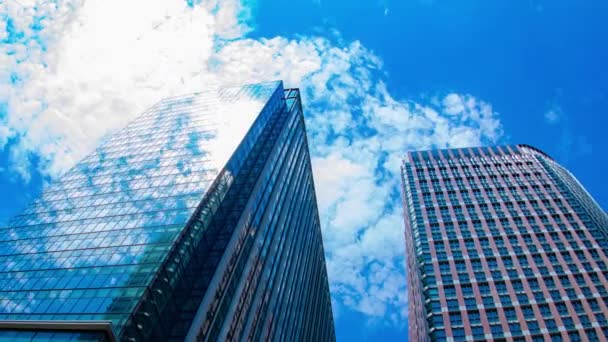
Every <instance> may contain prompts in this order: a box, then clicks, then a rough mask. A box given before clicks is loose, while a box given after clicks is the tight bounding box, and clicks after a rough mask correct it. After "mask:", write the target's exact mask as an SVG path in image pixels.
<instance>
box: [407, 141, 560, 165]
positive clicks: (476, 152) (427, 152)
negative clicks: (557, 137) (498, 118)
mask: <svg viewBox="0 0 608 342" xmlns="http://www.w3.org/2000/svg"><path fill="white" fill-rule="evenodd" d="M509 148H510V150H509V152H510V153H520V154H521V153H522V152H528V150H529V152H533V153H538V154H540V155H542V156H544V157H546V158H549V159H550V160H552V161H555V160H554V159H553V157H551V156H550V155H549V154H547V153H546V152H544V151H543V150H541V149H539V148H537V147H534V146H532V145H528V144H499V145H487V146H467V147H458V148H436V149H423V150H412V151H408V152H406V154H405V155H404V157H403V158H402V160H403V162H404V163H408V162H411V161H413V158H416V159H418V158H422V159H429V158H432V157H434V156H437V157H438V156H440V155H443V156H444V158H446V159H447V158H450V157H451V156H449V155H448V153H450V152H451V153H460V155H459V156H460V157H465V158H471V157H478V156H481V155H482V154H490V153H493V154H495V155H499V154H501V153H502V152H501V151H499V150H498V149H509ZM521 149H523V150H521Z"/></svg>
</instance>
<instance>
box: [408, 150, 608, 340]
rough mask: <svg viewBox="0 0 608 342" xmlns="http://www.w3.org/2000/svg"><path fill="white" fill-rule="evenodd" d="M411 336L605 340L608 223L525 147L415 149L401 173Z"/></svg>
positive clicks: (574, 184) (559, 170) (573, 184)
mask: <svg viewBox="0 0 608 342" xmlns="http://www.w3.org/2000/svg"><path fill="white" fill-rule="evenodd" d="M402 181H403V193H404V196H403V199H404V208H405V225H406V229H405V238H406V251H407V263H408V286H409V293H408V295H409V309H410V310H409V322H408V324H409V334H410V339H411V340H415V341H435V340H436V341H441V340H452V341H464V340H467V341H486V340H505V341H600V340H605V338H606V337H607V336H608V289H607V288H606V286H607V284H608V281H607V280H608V257H607V255H608V235H607V234H608V216H607V215H606V213H605V212H604V211H603V210H602V209H601V208H600V207H599V205H598V204H597V203H596V202H595V201H594V200H593V198H592V197H591V196H590V195H589V194H588V193H587V191H585V189H584V188H583V186H582V185H581V184H580V183H579V182H578V181H577V180H576V179H575V178H574V176H572V175H571V174H570V172H568V171H567V170H566V169H564V168H563V167H562V166H560V165H559V164H557V163H556V162H555V161H554V160H553V159H551V158H550V157H549V156H547V155H546V154H545V153H543V152H542V151H539V150H538V149H535V148H533V147H531V146H528V145H513V146H496V147H484V148H464V149H450V150H436V151H420V152H411V153H409V154H408V155H407V157H406V159H405V160H404V163H403V166H402Z"/></svg>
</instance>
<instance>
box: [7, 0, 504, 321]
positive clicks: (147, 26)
mask: <svg viewBox="0 0 608 342" xmlns="http://www.w3.org/2000/svg"><path fill="white" fill-rule="evenodd" d="M53 3H54V5H50V4H48V3H47V2H44V1H39V2H38V3H37V6H36V7H35V9H34V7H31V8H27V9H23V8H16V7H15V6H14V5H11V3H8V4H7V3H3V4H0V12H2V13H5V14H6V16H4V17H2V18H5V19H2V20H4V21H5V22H8V21H7V20H6V18H19V19H14V21H15V22H17V21H18V23H17V24H14V23H13V24H11V25H13V26H14V27H15V28H14V29H12V32H13V33H7V34H5V35H7V36H11V37H12V38H11V39H10V40H6V43H5V44H2V45H1V47H0V49H1V50H0V59H1V60H0V65H1V66H0V84H1V87H2V88H0V103H3V102H4V103H6V105H7V108H8V114H7V115H6V116H5V117H3V118H0V123H1V124H0V126H2V129H0V143H2V142H6V141H7V139H9V138H11V137H12V138H15V139H16V143H15V144H14V145H12V146H11V149H13V150H14V151H15V152H14V154H12V156H13V164H12V166H11V167H13V169H14V170H13V171H16V170H20V171H19V172H21V173H22V174H24V177H27V170H28V168H27V167H25V168H24V167H22V166H23V165H28V158H27V155H28V153H33V154H36V155H38V156H41V157H42V158H43V163H41V168H42V169H41V171H42V172H44V173H47V174H50V175H51V176H53V177H56V176H57V175H59V174H60V173H61V172H63V171H65V170H66V169H68V168H69V167H70V166H72V165H73V164H74V163H75V161H76V160H78V159H79V158H81V157H82V156H83V155H84V154H85V153H87V152H88V151H90V150H91V149H92V148H93V147H94V146H95V145H96V144H97V143H98V142H99V140H100V139H102V138H103V136H104V135H107V134H110V133H111V132H113V131H115V130H116V129H118V128H119V127H121V126H123V125H124V124H125V123H126V122H127V121H128V120H129V119H131V118H133V117H134V116H135V115H137V114H138V113H139V112H141V111H142V110H143V109H144V108H146V107H147V106H149V105H151V104H153V103H154V102H156V101H157V100H159V99H161V98H163V97H166V96H171V95H176V94H181V93H188V92H193V91H198V90H201V89H204V88H205V87H208V86H209V85H210V84H217V83H244V82H259V81H263V80H272V79H283V80H284V81H285V84H286V85H287V86H297V87H300V88H301V92H302V97H303V102H304V108H305V112H306V119H307V128H308V134H309V137H310V146H311V153H312V159H313V168H314V177H315V182H316V186H317V193H318V200H319V207H320V211H321V217H322V227H323V233H324V243H325V248H326V254H327V263H328V271H329V278H330V283H331V284H330V285H331V290H332V296H333V299H332V301H333V303H334V304H335V305H337V306H339V307H346V308H349V309H353V310H357V311H360V312H362V313H365V314H366V315H368V316H369V317H372V318H376V319H381V320H383V321H386V322H393V323H395V324H402V323H401V322H403V321H404V320H405V319H406V314H405V313H406V298H407V296H406V289H405V285H406V284H405V280H406V278H405V270H404V268H405V260H404V242H403V238H402V236H403V234H402V230H403V224H402V210H401V205H400V195H399V188H398V187H399V173H398V172H399V171H398V170H399V163H400V159H401V157H402V156H403V154H404V153H405V152H406V151H408V150H412V149H423V148H431V147H459V146H467V145H479V144H485V143H492V142H495V141H497V140H498V139H500V137H501V136H502V130H501V125H500V121H499V118H498V114H497V113H496V112H495V111H494V110H493V109H492V107H491V106H490V104H488V103H486V102H484V101H481V100H479V99H477V98H475V97H474V96H473V95H469V94H458V93H451V94H444V95H440V96H438V97H437V100H436V101H429V102H428V103H427V102H424V101H420V100H416V99H400V98H397V97H395V95H394V94H392V93H391V92H390V90H389V89H388V88H387V86H386V84H385V82H384V81H383V77H384V73H383V71H382V62H381V59H380V58H379V57H378V56H376V55H375V54H373V53H372V52H371V51H370V50H368V49H366V48H365V47H364V46H363V45H362V44H361V43H360V42H357V41H354V42H349V43H342V42H341V40H340V39H336V40H332V39H328V38H323V37H311V36H301V37H299V38H297V39H286V38H283V37H274V38H263V39H250V38H246V36H244V34H245V33H246V32H248V31H249V30H251V25H250V23H249V22H248V21H247V20H248V18H249V17H250V14H249V13H250V12H249V11H248V10H247V8H246V7H245V6H243V5H242V4H241V3H240V2H239V1H221V2H220V1H216V2H205V3H204V4H196V3H194V4H193V5H192V6H189V5H188V3H187V2H185V1H181V0H162V1H161V0H130V1H128V2H125V1H120V0H104V1H103V2H101V1H100V2H93V1H87V2H84V3H80V2H77V1H76V2H69V1H58V2H53ZM41 9H43V11H45V12H44V18H45V19H40V17H41V14H40V13H38V12H39V11H41ZM32 23H37V24H35V25H31V24H32ZM0 27H1V26H0ZM31 27H34V28H35V29H32V28H31ZM5 31H6V30H5ZM15 32H18V33H19V34H15ZM14 80H18V81H17V82H15V81H14ZM2 137H4V138H2ZM24 156H26V157H24ZM18 165H21V166H18ZM15 168H17V169H15Z"/></svg>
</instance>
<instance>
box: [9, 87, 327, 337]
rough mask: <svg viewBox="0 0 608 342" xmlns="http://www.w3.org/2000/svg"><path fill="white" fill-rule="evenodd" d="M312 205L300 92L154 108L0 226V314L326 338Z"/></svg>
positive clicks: (167, 330)
mask: <svg viewBox="0 0 608 342" xmlns="http://www.w3.org/2000/svg"><path fill="white" fill-rule="evenodd" d="M315 198H316V197H315V192H314V186H313V181H312V172H311V167H310V157H309V154H308V146H307V141H306V134H305V128H304V121H303V114H302V106H301V103H300V97H299V92H298V90H297V89H287V90H285V89H283V85H282V82H268V83H261V84H254V85H246V86H242V87H225V88H219V89H214V90H209V91H205V92H201V93H197V94H192V95H187V96H180V97H174V98H169V99H165V100H163V101H160V102H159V103H157V104H156V105H154V106H152V107H151V108H150V109H148V110H147V111H145V112H144V113H143V114H142V115H141V116H140V117H138V118H137V119H135V120H134V121H133V122H131V123H130V124H129V125H128V126H127V127H125V128H124V129H123V130H121V131H119V132H118V133H116V134H114V135H112V136H110V137H109V138H108V139H107V141H105V142H104V143H103V144H102V146H101V147H100V148H98V149H97V150H96V151H95V152H93V153H92V154H90V155H89V156H87V157H85V158H84V159H83V160H81V161H80V162H79V163H77V165H76V166H75V167H74V168H73V169H71V170H70V171H68V172H67V173H66V174H65V175H64V176H63V177H61V178H60V179H59V180H58V181H57V182H55V183H53V184H52V185H51V186H50V187H48V188H47V189H46V190H45V191H44V192H43V194H42V195H41V196H40V198H39V199H38V200H36V201H34V202H33V203H32V204H31V205H30V206H29V207H28V208H27V209H26V210H25V211H24V212H23V213H22V214H21V215H18V216H16V217H15V218H13V220H11V221H10V223H9V226H8V227H7V228H4V229H2V231H1V232H0V239H1V241H0V259H2V260H0V320H17V321H19V320H40V321H66V320H88V321H97V320H109V321H111V322H112V326H113V330H114V332H115V333H116V335H117V336H119V339H120V340H125V341H143V340H176V341H177V340H183V339H184V338H186V337H187V336H188V337H190V338H196V339H198V340H216V339H236V338H239V339H240V338H247V337H249V338H254V339H262V338H268V337H277V338H279V337H280V338H284V339H294V338H295V339H298V338H304V337H305V336H308V335H306V334H310V336H309V337H311V338H313V339H315V340H333V339H335V338H334V332H333V320H332V315H331V304H330V300H329V289H328V282H327V273H326V270H325V262H324V254H323V246H322V241H321V232H320V226H319V219H318V213H317V205H316V199H315ZM8 331H9V330H3V332H1V331H0V340H1V339H2V334H4V333H6V332H8ZM291 337H293V338H291Z"/></svg>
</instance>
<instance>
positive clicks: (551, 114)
mask: <svg viewBox="0 0 608 342" xmlns="http://www.w3.org/2000/svg"><path fill="white" fill-rule="evenodd" d="M561 116H562V112H561V109H560V108H559V107H555V106H554V107H552V108H550V109H548V110H547V111H546V112H545V121H546V122H547V123H549V124H557V123H558V122H559V121H560V119H561Z"/></svg>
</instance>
